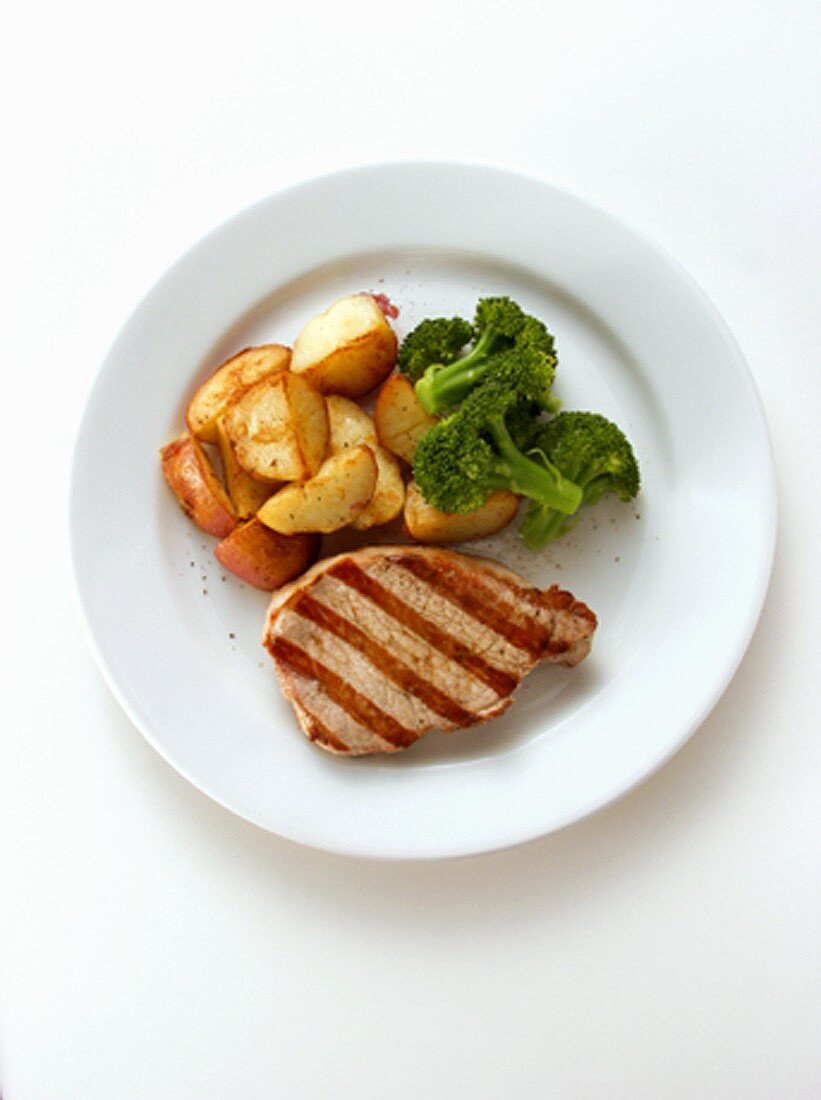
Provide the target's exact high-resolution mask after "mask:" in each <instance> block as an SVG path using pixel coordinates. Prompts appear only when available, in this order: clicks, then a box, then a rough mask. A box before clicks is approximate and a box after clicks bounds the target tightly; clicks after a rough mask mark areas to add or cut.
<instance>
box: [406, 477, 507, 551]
mask: <svg viewBox="0 0 821 1100" xmlns="http://www.w3.org/2000/svg"><path fill="white" fill-rule="evenodd" d="M518 508H519V498H518V497H517V496H516V494H515V493H509V492H508V491H507V490H506V489H497V490H496V491H495V492H493V493H491V494H490V496H489V497H488V498H487V501H486V503H485V504H483V505H482V507H481V508H477V509H476V511H475V512H440V511H438V509H436V508H434V507H433V506H432V505H430V504H428V502H427V501H426V500H425V498H424V497H423V496H422V493H421V492H420V490H419V486H418V485H417V484H416V482H415V481H411V482H410V484H409V485H408V487H407V490H406V493H405V512H404V516H403V519H404V524H405V530H406V531H407V533H408V534H409V535H410V537H411V538H412V539H416V540H417V541H418V542H467V541H468V540H469V539H480V538H483V537H484V536H485V535H495V534H496V532H497V531H501V530H502V528H503V527H507V525H508V524H509V523H510V522H511V521H512V520H513V517H514V516H515V515H516V512H517V510H518Z"/></svg>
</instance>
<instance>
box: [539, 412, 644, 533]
mask: <svg viewBox="0 0 821 1100" xmlns="http://www.w3.org/2000/svg"><path fill="white" fill-rule="evenodd" d="M528 453H529V454H530V455H531V456H532V457H533V458H534V459H536V460H538V461H540V462H544V463H545V464H546V465H548V466H550V467H551V468H552V469H556V470H559V471H560V472H561V474H562V475H563V476H564V477H566V478H568V479H569V480H570V481H572V482H574V483H575V484H576V485H578V486H579V488H580V490H581V494H582V500H581V503H580V507H581V504H595V503H596V502H597V501H599V500H601V498H602V497H603V496H604V494H605V493H614V494H615V495H616V496H617V497H619V498H620V499H621V500H625V501H627V500H632V499H633V497H635V496H636V495H637V493H638V491H639V488H640V485H641V475H640V472H639V465H638V462H637V461H636V456H635V454H634V453H633V448H632V446H631V445H630V442H629V440H628V439H627V437H626V436H625V434H624V432H622V431H621V429H620V428H618V427H617V426H616V425H615V424H614V423H613V422H612V421H610V420H608V419H607V417H605V416H601V415H600V414H599V413H591V412H563V413H560V414H559V415H558V416H556V417H554V418H553V419H552V420H549V421H548V422H547V423H546V424H544V425H542V426H541V427H540V428H539V429H538V431H536V432H535V433H534V436H533V438H532V440H531V444H530V449H529V451H528ZM575 520H576V515H575V514H570V515H568V514H567V513H562V512H560V511H558V510H557V509H555V508H551V507H550V506H547V505H543V504H542V505H540V504H534V505H532V506H531V507H530V508H529V510H528V512H527V514H526V515H525V518H524V520H523V521H522V525H521V528H520V534H521V536H522V538H523V539H524V541H525V542H526V543H527V545H528V546H529V547H530V548H531V549H533V550H539V549H541V548H542V547H543V546H545V545H546V544H547V543H548V542H551V541H552V540H553V539H557V538H560V537H561V536H562V535H564V534H566V533H567V532H568V531H569V530H570V528H571V527H572V526H573V524H574V523H575Z"/></svg>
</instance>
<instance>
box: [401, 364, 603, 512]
mask: <svg viewBox="0 0 821 1100" xmlns="http://www.w3.org/2000/svg"><path fill="white" fill-rule="evenodd" d="M520 403H521V398H520V397H519V395H518V394H517V393H516V392H515V391H513V390H511V389H506V388H504V387H503V386H501V385H499V384H497V383H492V382H487V383H485V384H484V385H482V386H480V387H479V388H477V389H476V390H474V391H473V393H471V394H470V396H469V397H468V398H466V400H465V401H464V402H463V403H462V405H461V407H460V408H459V410H458V411H457V412H455V413H454V414H453V415H452V416H449V417H447V419H445V420H442V421H440V422H439V423H438V424H436V425H435V426H434V427H433V428H431V429H429V431H427V432H426V433H425V434H424V435H423V436H422V439H421V440H420V441H419V444H418V446H417V448H416V453H415V455H414V458H413V475H414V477H415V479H416V482H417V484H418V486H419V489H420V491H421V493H422V496H423V497H424V498H425V500H426V501H428V503H429V504H432V505H433V507H434V508H438V509H439V510H440V511H442V512H472V511H475V510H476V509H477V508H481V507H482V505H483V504H484V503H485V501H486V500H487V498H488V496H489V495H490V493H491V492H492V491H493V490H494V489H509V490H511V491H512V492H514V493H520V494H521V495H522V496H526V497H528V498H529V499H530V500H533V501H535V502H537V503H538V504H539V505H542V506H544V507H548V508H551V509H556V510H557V511H559V512H562V513H564V514H566V515H569V514H571V513H573V512H575V511H576V509H577V508H578V507H579V505H580V504H581V500H582V493H581V489H580V488H579V487H578V486H577V485H574V484H573V482H572V481H569V480H568V479H567V478H565V477H563V476H562V474H561V473H560V472H559V470H558V469H556V468H555V467H553V466H552V465H551V463H550V462H548V461H545V460H543V459H542V457H541V456H540V458H539V461H534V460H533V459H531V458H529V457H528V456H527V455H526V454H524V453H523V452H522V451H521V450H520V449H519V447H517V446H516V443H515V442H514V440H513V438H512V436H511V434H510V429H509V427H508V424H507V418H508V416H511V417H512V418H513V419H515V417H516V414H517V409H518V407H519V405H520Z"/></svg>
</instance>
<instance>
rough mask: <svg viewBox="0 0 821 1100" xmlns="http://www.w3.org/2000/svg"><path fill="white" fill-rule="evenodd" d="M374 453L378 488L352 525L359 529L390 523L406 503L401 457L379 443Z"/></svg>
mask: <svg viewBox="0 0 821 1100" xmlns="http://www.w3.org/2000/svg"><path fill="white" fill-rule="evenodd" d="M373 455H374V458H375V459H376V488H375V489H374V491H373V496H372V497H371V499H370V500H369V501H368V503H367V504H366V505H365V507H364V508H363V509H362V511H361V512H360V513H359V515H358V516H357V517H356V519H355V520H354V521H353V523H352V525H351V526H352V527H353V528H354V529H355V530H357V531H367V530H368V528H369V527H381V526H382V524H384V523H390V521H391V520H392V519H396V517H397V516H398V515H400V513H401V512H402V505H403V504H404V503H405V482H404V480H403V478H402V469H401V467H400V465H399V459H397V458H394V456H393V455H392V454H391V453H390V452H389V451H386V450H385V448H384V447H380V446H379V445H378V444H377V445H375V446H374V448H373Z"/></svg>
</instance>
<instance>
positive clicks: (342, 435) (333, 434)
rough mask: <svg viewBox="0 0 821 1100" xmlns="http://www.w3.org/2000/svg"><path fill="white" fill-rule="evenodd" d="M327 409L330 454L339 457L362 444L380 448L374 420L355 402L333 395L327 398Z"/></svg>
mask: <svg viewBox="0 0 821 1100" xmlns="http://www.w3.org/2000/svg"><path fill="white" fill-rule="evenodd" d="M325 408H326V409H327V410H328V451H329V453H330V454H332V455H338V454H340V452H342V451H348V450H350V449H351V448H352V447H358V446H359V444H360V443H370V444H372V445H373V446H374V447H376V446H378V441H377V438H376V426H375V425H374V422H373V420H372V419H371V418H370V417H369V416H368V414H367V413H366V412H365V410H364V409H363V408H361V407H360V406H359V405H357V404H356V402H355V401H350V400H349V399H348V398H347V397H340V396H339V395H338V394H335V393H332V394H329V395H328V396H327V397H326V398H325Z"/></svg>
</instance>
